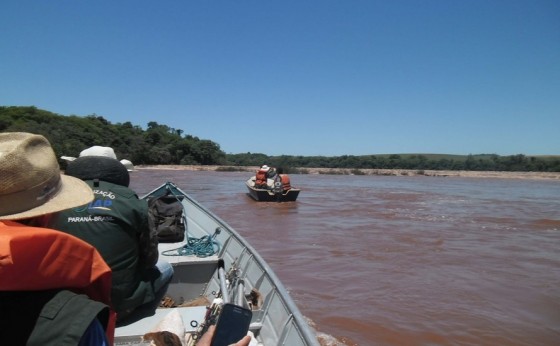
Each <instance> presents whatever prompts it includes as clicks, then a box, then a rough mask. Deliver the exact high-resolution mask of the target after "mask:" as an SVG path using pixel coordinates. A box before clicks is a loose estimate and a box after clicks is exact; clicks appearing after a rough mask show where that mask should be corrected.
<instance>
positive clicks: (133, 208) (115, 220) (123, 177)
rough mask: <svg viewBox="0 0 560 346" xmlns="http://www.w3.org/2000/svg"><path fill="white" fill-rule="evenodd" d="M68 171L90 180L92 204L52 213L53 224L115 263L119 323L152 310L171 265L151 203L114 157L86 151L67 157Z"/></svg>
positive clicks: (156, 303) (162, 291) (114, 301)
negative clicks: (163, 254)
mask: <svg viewBox="0 0 560 346" xmlns="http://www.w3.org/2000/svg"><path fill="white" fill-rule="evenodd" d="M66 174H67V175H69V176H72V177H75V178H79V179H81V180H83V181H84V182H85V183H87V184H88V185H89V186H90V188H91V189H92V190H93V193H94V196H95V197H94V200H93V202H91V203H89V204H88V205H85V206H83V207H79V208H73V209H68V210H65V211H62V212H59V213H56V214H54V215H52V217H51V218H50V219H49V220H48V225H49V227H51V228H54V229H57V230H61V231H63V232H66V233H69V234H72V235H74V236H76V237H78V238H80V239H82V240H84V241H86V242H88V243H90V244H91V245H93V246H94V247H95V248H96V249H97V250H98V251H99V252H100V253H101V256H102V257H103V259H105V261H106V262H107V264H108V265H109V266H110V267H111V269H112V270H113V288H112V301H113V304H114V307H115V309H116V311H117V320H118V324H123V323H127V322H128V321H130V320H131V319H132V318H138V317H142V316H143V315H145V314H153V313H154V311H155V309H156V308H157V307H158V306H159V303H160V301H161V298H163V296H164V294H165V292H166V289H167V286H168V283H169V281H170V280H171V278H172V276H173V267H172V266H171V264H170V263H169V262H167V261H165V260H163V259H160V258H159V251H158V238H157V234H156V233H155V231H154V230H155V228H154V227H153V225H151V221H152V220H151V219H150V217H149V214H148V203H147V202H146V201H145V200H143V199H139V198H138V196H137V194H136V193H135V192H134V191H133V190H131V189H130V188H129V187H128V186H129V182H130V176H129V173H128V170H127V168H126V167H125V166H124V165H123V164H122V163H121V162H119V161H118V160H117V159H116V158H114V157H111V156H106V155H86V156H80V157H78V158H77V159H75V160H73V161H71V162H69V163H68V165H67V167H66Z"/></svg>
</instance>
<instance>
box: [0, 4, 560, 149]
mask: <svg viewBox="0 0 560 346" xmlns="http://www.w3.org/2000/svg"><path fill="white" fill-rule="evenodd" d="M0 105H4V106H28V105H34V106H36V107H38V108H41V109H45V110H48V111H51V112H55V113H58V114H62V115H80V116H86V115H91V114H97V115H100V116H103V117H105V118H106V119H107V120H109V121H111V122H112V123H119V122H126V121H130V122H131V123H133V124H135V125H139V126H141V127H143V128H145V127H146V125H147V123H148V122H150V121H156V122H158V123H159V124H164V125H168V126H170V127H172V128H177V129H182V130H184V131H185V133H186V134H190V135H193V136H197V137H199V138H201V139H209V140H212V141H214V142H216V143H218V144H219V145H220V147H221V149H222V150H223V151H225V152H226V153H234V154H235V153H246V152H252V153H265V154H268V155H282V154H285V155H304V156H309V155H324V156H338V155H369V154H394V153H445V154H481V153H488V154H491V153H494V154H499V155H513V154H525V155H546V154H560V135H559V133H560V1H557V0H551V1H544V0H523V1H519V0H460V1H459V0H416V1H413V0H407V1H404V0H390V1H389V0H386V1H376V0H337V1H335V0H313V1H311V0H310V1H305V0H299V1H290V0H282V1H262V0H259V1H257V0H250V1H242V0H239V1H233V0H227V1H226V0H215V1H200V0H199V1H187V0H181V1H153V0H152V1H144V0H135V1H129V0H118V1H114V0H111V1H108V0H96V1H76V0H61V1H44V0H36V1H27V0H3V1H2V2H1V3H0ZM100 145H102V143H100Z"/></svg>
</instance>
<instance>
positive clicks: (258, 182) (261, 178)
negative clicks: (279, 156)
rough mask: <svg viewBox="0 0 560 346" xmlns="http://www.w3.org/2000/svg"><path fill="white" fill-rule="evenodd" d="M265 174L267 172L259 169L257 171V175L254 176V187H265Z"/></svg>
mask: <svg viewBox="0 0 560 346" xmlns="http://www.w3.org/2000/svg"><path fill="white" fill-rule="evenodd" d="M266 172H267V171H263V170H260V169H259V170H258V171H257V174H256V176H255V186H262V185H266V178H267V176H266Z"/></svg>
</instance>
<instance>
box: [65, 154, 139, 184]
mask: <svg viewBox="0 0 560 346" xmlns="http://www.w3.org/2000/svg"><path fill="white" fill-rule="evenodd" d="M66 174H67V175H70V176H72V177H76V178H79V179H82V180H94V179H99V180H103V181H106V182H108V183H113V184H117V185H121V186H126V187H128V184H129V183H130V176H129V174H128V170H127V169H126V167H125V166H124V165H123V164H122V163H120V162H119V161H118V160H116V159H112V158H109V157H104V156H82V157H78V158H77V159H75V160H74V161H71V162H69V163H68V166H66Z"/></svg>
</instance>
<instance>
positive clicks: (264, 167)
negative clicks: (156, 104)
mask: <svg viewBox="0 0 560 346" xmlns="http://www.w3.org/2000/svg"><path fill="white" fill-rule="evenodd" d="M269 169H270V167H268V166H267V165H262V166H261V171H265V172H268V170H269Z"/></svg>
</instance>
